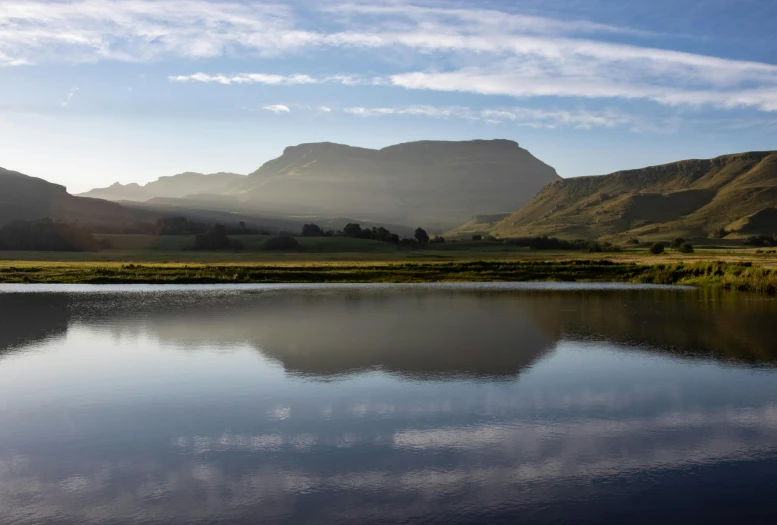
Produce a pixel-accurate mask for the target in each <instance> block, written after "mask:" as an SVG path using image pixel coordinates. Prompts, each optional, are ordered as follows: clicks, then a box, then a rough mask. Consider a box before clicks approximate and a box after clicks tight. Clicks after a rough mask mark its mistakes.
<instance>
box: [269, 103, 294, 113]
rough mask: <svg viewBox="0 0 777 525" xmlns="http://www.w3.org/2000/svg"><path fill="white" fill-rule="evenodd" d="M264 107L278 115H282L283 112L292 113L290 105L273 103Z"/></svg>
mask: <svg viewBox="0 0 777 525" xmlns="http://www.w3.org/2000/svg"><path fill="white" fill-rule="evenodd" d="M262 109H264V110H267V111H272V112H273V113H275V114H276V115H280V114H281V113H290V112H291V110H290V109H289V107H288V106H284V105H283V104H272V105H270V106H264V107H263V108H262Z"/></svg>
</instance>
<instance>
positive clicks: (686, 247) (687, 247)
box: [679, 242, 693, 253]
mask: <svg viewBox="0 0 777 525" xmlns="http://www.w3.org/2000/svg"><path fill="white" fill-rule="evenodd" d="M679 250H680V252H681V253H693V245H692V244H691V243H689V242H684V243H682V244H681V245H680V248H679Z"/></svg>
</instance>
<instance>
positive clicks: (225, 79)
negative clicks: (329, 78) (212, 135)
mask: <svg viewBox="0 0 777 525" xmlns="http://www.w3.org/2000/svg"><path fill="white" fill-rule="evenodd" d="M168 80H170V81H171V82H203V83H216V84H224V85H229V84H267V85H271V86H282V85H286V86H290V85H298V84H318V83H320V82H321V80H319V79H315V78H313V77H311V76H310V75H268V74H263V73H240V74H237V75H221V74H219V75H208V74H205V73H194V74H193V75H175V76H170V77H168Z"/></svg>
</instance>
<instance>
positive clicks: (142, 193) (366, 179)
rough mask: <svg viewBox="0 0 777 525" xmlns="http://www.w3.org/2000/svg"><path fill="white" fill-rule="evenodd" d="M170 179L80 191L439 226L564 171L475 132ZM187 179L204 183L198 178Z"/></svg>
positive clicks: (321, 148)
mask: <svg viewBox="0 0 777 525" xmlns="http://www.w3.org/2000/svg"><path fill="white" fill-rule="evenodd" d="M227 175H231V178H226V176H227ZM219 176H224V177H225V178H224V182H225V183H226V184H225V186H224V187H221V188H219V187H217V186H218V185H217V184H214V185H213V187H209V188H206V187H204V184H205V181H210V180H215V179H211V178H215V177H219ZM170 179H171V180H170V181H168V182H169V183H168V184H167V185H166V186H164V187H165V188H166V191H167V193H165V194H162V191H161V189H162V186H161V183H162V179H160V180H159V181H157V183H150V184H147V185H146V186H137V185H127V186H121V185H118V186H117V185H114V186H111V187H110V188H105V189H102V190H93V191H91V192H89V193H86V194H84V195H88V196H100V197H102V198H107V199H113V200H121V199H127V200H149V201H150V200H151V199H154V200H153V201H151V202H152V203H156V204H172V201H170V200H169V199H170V198H175V199H181V198H184V197H185V201H186V205H187V206H192V207H199V208H204V209H210V210H220V211H224V212H240V213H260V214H265V215H274V216H281V215H282V216H318V217H351V218H353V220H356V221H360V222H365V223H366V222H369V223H378V224H383V223H385V224H404V225H407V226H424V227H425V228H430V229H432V230H434V229H443V228H450V227H453V226H456V225H457V224H461V223H462V222H464V221H465V220H467V219H468V218H469V217H471V216H472V215H475V214H478V213H489V212H492V211H503V212H508V213H509V212H510V211H512V210H515V209H516V208H518V207H519V206H521V205H523V204H525V203H526V202H528V201H529V200H530V199H531V197H532V196H533V195H534V194H536V193H537V192H538V191H539V190H540V188H542V187H543V186H544V185H545V184H547V183H548V182H551V181H554V180H557V179H559V176H558V175H557V174H556V171H555V170H554V169H553V168H552V167H550V166H548V165H547V164H544V163H543V162H541V161H539V160H537V159H536V158H535V157H534V156H532V155H531V154H530V153H529V152H528V151H526V150H525V149H522V148H521V147H519V146H518V144H517V143H515V142H513V141H509V140H473V141H465V142H443V141H422V142H410V143H406V144H398V145H396V146H389V147H387V148H383V149H380V150H374V149H366V148H357V147H352V146H345V145H342V144H333V143H329V142H323V143H314V144H301V145H299V146H292V147H288V148H286V149H285V150H284V151H283V154H282V155H281V156H280V157H278V158H276V159H274V160H271V161H269V162H267V163H265V164H264V165H263V166H261V167H260V168H259V169H257V170H256V171H255V172H253V173H251V174H250V175H248V176H247V177H240V176H235V175H234V174H215V175H201V176H199V178H196V177H193V176H192V177H189V178H184V177H183V175H177V176H175V177H172V178H170ZM191 181H199V182H201V183H202V184H203V185H201V186H197V187H195V185H194V183H193V182H191ZM173 183H175V184H173ZM172 188H175V191H176V192H177V193H176V194H175V195H172ZM168 189H169V191H168ZM160 198H161V199H164V200H159V199H160ZM179 204H180V202H179Z"/></svg>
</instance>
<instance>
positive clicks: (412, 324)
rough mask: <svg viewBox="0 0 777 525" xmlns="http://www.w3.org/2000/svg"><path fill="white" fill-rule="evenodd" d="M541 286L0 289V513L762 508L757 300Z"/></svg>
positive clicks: (770, 518)
mask: <svg viewBox="0 0 777 525" xmlns="http://www.w3.org/2000/svg"><path fill="white" fill-rule="evenodd" d="M551 288H553V287H544V288H542V289H531V288H526V287H523V288H521V287H519V288H517V289H514V290H505V289H501V288H500V287H494V286H492V287H489V286H483V287H480V288H479V287H472V286H470V287H464V288H457V287H396V288H392V287H358V286H356V287H353V286H351V287H318V288H316V287H290V288H288V287H275V288H261V287H252V288H251V287H245V288H242V289H228V288H208V287H203V289H201V290H197V289H191V290H189V291H165V292H161V291H159V290H158V289H154V288H153V287H146V288H143V289H142V291H138V290H135V291H123V292H122V291H118V290H114V291H111V292H105V291H103V292H97V293H95V292H94V291H93V289H90V288H80V289H79V290H81V291H79V292H75V291H73V292H69V293H46V292H35V293H15V292H16V291H18V290H36V289H35V288H30V287H26V288H11V287H5V288H0V292H2V291H5V292H9V291H12V292H14V293H0V523H2V524H4V525H6V524H9V525H10V524H41V523H56V524H70V523H73V524H80V523H117V524H118V523H122V524H123V523H130V524H135V523H170V524H184V523H187V524H188V523H275V522H282V523H446V524H447V523H537V522H539V523H543V522H544V523H586V522H588V523H612V524H626V523H686V524H687V523H735V522H736V523H775V522H777V366H776V365H777V302H776V301H775V300H772V299H771V298H768V297H763V296H749V295H737V294H734V295H729V294H714V293H705V292H700V291H688V290H667V289H662V290H652V289H642V290H634V289H631V290H622V289H620V290H619V289H617V288H616V287H611V288H604V289H586V290H583V289H571V290H566V291H562V290H554V289H551ZM102 290H106V289H102Z"/></svg>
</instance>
